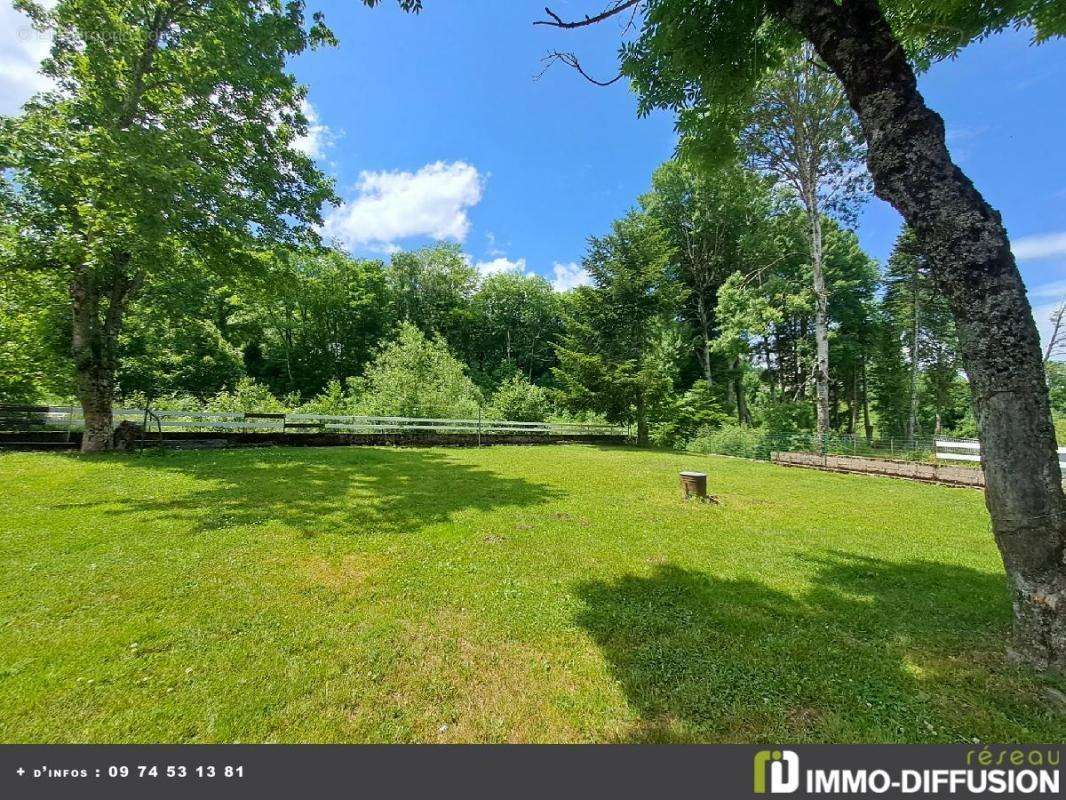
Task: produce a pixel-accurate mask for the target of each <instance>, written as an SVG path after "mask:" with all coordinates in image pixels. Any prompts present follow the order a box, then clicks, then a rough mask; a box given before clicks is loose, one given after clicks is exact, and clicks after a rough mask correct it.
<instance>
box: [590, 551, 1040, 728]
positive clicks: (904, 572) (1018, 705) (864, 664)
mask: <svg viewBox="0 0 1066 800" xmlns="http://www.w3.org/2000/svg"><path fill="white" fill-rule="evenodd" d="M810 563H811V564H812V565H813V568H814V574H813V576H812V583H813V587H814V588H813V589H811V590H809V591H808V592H807V593H805V594H803V595H799V596H794V595H792V594H789V593H786V592H783V591H780V590H778V589H775V588H772V587H769V586H767V585H765V584H763V583H760V582H758V581H754V580H737V579H723V578H716V577H714V576H712V575H708V574H706V573H703V572H699V571H694V570H687V569H683V568H681V567H679V566H676V565H670V564H668V565H664V566H660V567H658V568H657V569H656V570H655V572H654V573H653V574H652V575H651V576H649V577H641V576H635V575H627V576H623V577H621V578H619V579H617V580H615V581H611V582H604V581H596V582H589V583H584V584H581V585H579V586H578V587H577V589H576V594H577V596H578V597H579V598H580V599H581V600H582V601H583V602H584V609H583V610H582V611H581V612H580V613H579V615H578V623H579V624H580V625H581V626H582V627H584V628H585V629H586V630H587V631H588V632H589V633H590V634H591V636H592V638H593V639H594V640H595V641H596V642H597V644H598V645H599V646H600V648H601V649H602V651H603V653H604V654H605V656H606V658H607V662H608V665H609V669H610V670H611V672H612V674H613V676H614V678H615V679H616V680H617V681H618V682H619V684H620V685H621V687H622V689H623V690H624V692H625V695H626V698H627V700H628V702H629V704H630V707H631V708H633V709H634V710H635V711H636V712H638V713H639V715H640V721H639V722H638V723H637V724H636V725H634V726H633V727H632V728H631V729H630V730H628V731H626V732H624V733H623V734H622V736H621V738H622V739H625V740H630V741H785V742H787V741H927V740H938V741H945V740H946V741H973V739H974V738H975V737H979V738H981V739H987V738H992V739H1002V738H1003V737H1004V733H1003V732H1004V731H1010V732H1012V733H1011V734H1010V735H1011V736H1012V738H1018V739H1037V740H1039V739H1040V738H1041V736H1043V737H1047V736H1049V735H1051V736H1052V738H1055V737H1054V734H1053V732H1054V731H1055V730H1056V729H1057V726H1060V725H1061V719H1058V720H1056V719H1055V717H1054V714H1053V712H1052V711H1050V710H1049V709H1047V708H1046V706H1044V704H1042V703H1041V702H1040V700H1039V695H1038V692H1039V684H1038V683H1037V682H1036V681H1035V680H1034V679H1033V678H1032V677H1031V676H1029V675H1028V674H1027V673H1025V672H1024V671H1022V670H1020V669H1015V668H1012V667H1010V666H1009V665H1007V664H1006V663H1005V660H1004V659H1003V656H1002V655H1001V654H1002V651H1003V646H1004V642H1005V636H1006V632H1007V626H1008V624H1009V617H1010V607H1009V602H1008V598H1007V593H1006V588H1005V582H1004V579H1003V577H1002V576H999V575H993V574H988V573H984V572H978V571H976V570H973V569H969V568H966V567H961V566H956V565H951V564H940V563H932V562H927V561H912V562H908V563H892V562H888V561H882V560H878V559H873V558H865V557H859V556H854V555H850V554H842V553H832V554H830V555H829V556H827V557H825V558H822V559H817V560H813V561H812V562H810ZM1034 721H1035V723H1036V727H1032V726H1033V723H1034ZM1027 726H1029V727H1027ZM1037 728H1039V729H1037ZM1059 734H1060V735H1061V729H1060V728H1059Z"/></svg>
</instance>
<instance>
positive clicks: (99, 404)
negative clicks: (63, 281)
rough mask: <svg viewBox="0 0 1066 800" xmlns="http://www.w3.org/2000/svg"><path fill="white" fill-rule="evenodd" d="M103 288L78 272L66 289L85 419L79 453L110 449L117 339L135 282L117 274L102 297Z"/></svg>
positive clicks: (88, 274)
mask: <svg viewBox="0 0 1066 800" xmlns="http://www.w3.org/2000/svg"><path fill="white" fill-rule="evenodd" d="M101 283H102V281H100V280H99V279H98V278H97V277H96V276H94V275H92V274H91V273H90V272H89V270H87V269H85V268H79V269H78V270H77V271H76V272H75V274H74V276H73V277H72V279H71V283H70V302H71V355H72V356H73V361H74V370H75V376H76V387H77V395H78V401H79V402H80V403H81V408H82V414H83V416H84V418H85V433H84V434H83V435H82V440H81V449H82V452H83V453H93V452H100V451H103V450H110V449H111V448H112V444H113V441H112V435H113V433H114V423H113V418H112V404H113V402H114V393H115V370H116V367H117V366H118V358H117V343H118V334H119V331H120V329H121V327H122V318H123V315H124V312H125V309H126V303H127V302H128V300H129V297H130V295H131V294H132V292H133V291H134V290H135V289H136V287H137V285H138V284H139V279H136V278H134V279H129V278H127V277H126V276H124V275H121V274H120V275H119V276H117V277H113V278H111V279H110V280H108V281H106V284H107V285H106V286H105V287H104V288H105V289H106V294H105V292H104V291H103V290H102V289H101V286H100V284H101Z"/></svg>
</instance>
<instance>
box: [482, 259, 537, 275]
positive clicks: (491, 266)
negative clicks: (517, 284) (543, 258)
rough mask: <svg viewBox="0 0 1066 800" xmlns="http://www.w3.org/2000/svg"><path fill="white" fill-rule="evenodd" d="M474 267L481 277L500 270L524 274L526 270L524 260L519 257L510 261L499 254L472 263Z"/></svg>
mask: <svg viewBox="0 0 1066 800" xmlns="http://www.w3.org/2000/svg"><path fill="white" fill-rule="evenodd" d="M474 267H475V269H477V271H478V273H479V274H480V275H481V277H483V278H487V277H488V276H489V275H498V274H499V273H501V272H514V273H516V274H518V275H524V274H525V272H526V260H525V259H524V258H519V259H518V260H516V261H511V260H510V259H509V258H506V257H505V256H499V257H498V258H494V259H492V260H491V261H479V262H478V263H477V264H474Z"/></svg>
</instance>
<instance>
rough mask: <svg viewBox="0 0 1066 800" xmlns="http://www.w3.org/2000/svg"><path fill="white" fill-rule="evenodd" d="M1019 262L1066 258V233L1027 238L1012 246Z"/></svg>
mask: <svg viewBox="0 0 1066 800" xmlns="http://www.w3.org/2000/svg"><path fill="white" fill-rule="evenodd" d="M1011 249H1012V250H1013V251H1014V257H1015V258H1016V259H1018V260H1019V261H1038V260H1040V259H1045V258H1058V257H1060V256H1066V232H1062V233H1044V234H1040V235H1039V236H1025V237H1022V238H1021V239H1018V240H1017V241H1016V242H1014V243H1012V244H1011Z"/></svg>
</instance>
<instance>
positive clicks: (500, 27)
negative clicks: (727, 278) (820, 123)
mask: <svg viewBox="0 0 1066 800" xmlns="http://www.w3.org/2000/svg"><path fill="white" fill-rule="evenodd" d="M2 2H3V6H2V9H3V10H2V12H0V31H4V32H3V33H0V112H5V111H6V112H8V113H10V111H11V110H12V108H11V106H12V105H16V107H17V103H20V102H21V100H22V99H24V97H25V96H26V94H27V93H28V92H29V91H30V90H31V89H32V88H39V82H37V81H36V79H35V78H34V77H33V64H34V60H35V59H36V58H39V56H40V55H41V54H43V48H44V47H45V46H46V43H44V42H39V41H36V40H34V39H33V38H32V37H29V36H27V35H25V30H26V27H25V24H24V23H23V22H20V21H19V20H17V19H16V18H15V15H14V12H12V11H11V9H10V6H9V5H8V3H7V0H2ZM309 5H310V7H311V9H312V10H322V11H324V12H325V14H326V19H327V22H328V23H329V25H330V26H331V27H332V28H333V30H334V31H335V32H336V34H337V35H338V38H339V39H340V45H339V47H337V48H333V49H326V50H319V51H316V52H313V53H309V54H306V55H305V56H303V57H301V58H300V59H299V60H298V61H296V62H295V63H294V65H293V68H294V69H295V71H296V73H297V75H298V76H299V77H300V79H301V80H302V81H304V82H305V83H306V84H307V85H308V86H309V87H310V92H309V100H310V104H311V110H312V111H313V114H314V116H315V127H314V129H313V131H312V135H311V137H309V139H308V141H307V142H306V143H305V144H306V147H307V148H308V149H309V150H311V151H313V152H314V153H315V154H316V155H317V156H318V158H319V159H320V162H321V163H322V165H323V167H324V168H325V169H327V170H328V171H329V172H331V173H332V174H333V175H335V176H336V178H337V185H338V189H339V192H340V194H341V196H342V197H343V198H344V199H345V201H346V204H345V206H343V207H342V208H340V209H338V210H336V211H335V212H334V213H333V216H332V218H331V221H330V225H329V228H328V230H329V232H330V233H331V235H334V236H337V237H338V238H340V239H341V240H343V241H344V242H345V243H346V245H347V246H348V247H349V248H350V249H351V250H352V251H353V252H354V253H356V254H359V255H381V254H383V253H387V252H389V251H390V250H391V249H394V248H397V247H414V246H418V245H421V244H425V243H428V242H432V241H434V240H436V239H442V240H450V241H460V242H462V244H463V246H464V248H465V249H466V251H467V252H468V253H469V254H470V256H471V257H472V258H473V260H474V261H475V262H476V263H479V264H481V265H482V267H483V269H487V270H492V269H501V268H506V267H509V266H511V267H512V268H522V269H526V270H528V271H531V272H537V273H541V274H543V275H546V276H547V277H549V278H551V279H553V280H558V282H559V285H560V286H566V285H570V284H572V283H574V282H575V281H578V280H580V271H579V267H578V266H577V262H579V261H580V259H581V256H582V254H583V252H584V245H585V240H586V238H587V237H588V236H589V235H590V234H599V233H603V232H604V231H605V230H606V229H607V228H608V226H609V224H610V222H611V220H612V219H614V218H616V217H617V216H619V215H621V214H622V213H624V212H625V210H626V209H627V208H629V207H630V206H631V205H633V204H634V202H635V201H636V198H637V196H638V195H639V194H640V193H642V192H644V191H646V190H647V187H648V183H649V179H650V176H651V173H652V171H653V170H654V169H655V167H656V166H657V165H658V164H659V163H661V162H662V161H663V160H665V159H667V158H669V157H670V155H671V153H672V151H673V148H674V143H675V136H674V133H673V120H672V118H671V117H670V115H668V114H663V113H660V114H654V115H652V116H651V117H650V118H647V119H638V118H637V116H636V113H635V110H636V101H635V97H634V96H633V94H632V93H631V92H630V91H629V89H628V88H627V87H626V86H625V85H624V84H623V83H618V84H616V85H614V86H612V87H609V88H606V89H601V88H597V87H594V86H591V85H589V84H587V83H585V82H584V81H583V80H582V79H581V78H580V77H578V76H577V75H575V74H574V73H573V72H571V71H569V70H568V69H566V68H565V67H559V66H557V67H554V68H553V69H551V70H549V71H548V72H547V73H546V74H545V75H543V77H541V78H540V79H539V80H535V76H536V75H537V74H538V73H539V72H540V70H541V57H542V56H543V55H544V53H545V52H546V51H548V50H550V49H552V48H559V49H572V50H575V51H577V52H578V53H579V54H580V56H581V57H582V61H583V63H584V64H585V66H586V68H587V69H588V70H589V71H590V72H592V73H594V74H596V75H600V76H605V77H609V76H612V75H613V74H614V72H615V70H616V67H617V64H616V51H617V44H618V39H619V33H620V25H619V24H618V23H617V22H615V21H611V22H608V23H605V24H603V25H600V26H597V27H595V28H592V29H588V30H583V31H575V32H564V31H557V30H552V29H548V28H543V27H536V28H535V27H533V26H532V24H531V23H532V21H533V20H534V19H538V18H541V17H542V15H543V6H544V0H429V2H428V3H427V9H426V11H425V12H424V13H423V14H421V15H420V16H417V17H415V16H410V15H405V14H402V13H400V12H399V11H398V10H397V9H396V7H395V3H394V2H393V0H385V2H384V4H383V5H382V6H380V7H379V8H376V9H373V10H370V9H367V8H365V7H364V6H362V5H361V4H360V3H359V2H356V0H337V2H333V0H328V1H326V0H319V2H316V1H315V0H311V2H310V3H309ZM592 5H593V4H590V3H589V2H588V0H555V2H554V4H553V6H552V7H553V8H554V9H555V10H557V11H559V12H560V13H561V14H563V16H566V15H567V14H568V13H570V14H575V15H580V14H581V13H584V12H586V11H588V10H589V9H590V8H592ZM921 83H922V90H923V92H924V93H925V95H926V98H927V100H928V101H929V103H930V105H931V106H932V107H933V108H934V109H936V110H938V111H939V112H940V113H941V114H942V115H943V116H944V118H945V121H946V123H947V128H948V139H949V145H950V147H951V149H952V152H953V153H954V155H955V157H956V159H957V160H958V162H959V163H960V165H961V166H962V167H963V169H964V170H965V171H966V172H967V173H968V174H969V175H970V177H971V178H972V179H973V180H974V182H975V183H976V185H977V186H978V188H979V189H980V190H981V191H982V192H983V193H984V194H985V196H986V197H987V198H988V199H989V200H990V201H991V203H992V204H993V205H994V206H995V207H997V208H998V209H999V210H1000V211H1001V212H1002V213H1003V216H1004V220H1005V222H1006V224H1007V227H1008V230H1009V231H1010V234H1011V236H1012V240H1013V241H1014V243H1015V252H1016V254H1017V255H1018V256H1019V261H1020V265H1021V268H1022V273H1023V276H1024V278H1025V281H1026V284H1027V286H1028V287H1029V289H1030V294H1031V297H1032V300H1033V305H1034V307H1035V309H1036V311H1035V314H1036V316H1037V319H1038V322H1040V323H1041V325H1042V327H1046V325H1044V322H1045V320H1046V317H1047V314H1048V313H1049V312H1050V308H1051V307H1052V306H1053V305H1054V303H1055V302H1056V301H1058V300H1059V299H1061V298H1063V297H1066V150H1064V148H1063V142H1066V114H1064V113H1063V110H1064V109H1066V42H1061V41H1060V42H1052V43H1050V44H1045V45H1042V46H1039V47H1033V46H1030V45H1029V43H1028V37H1027V36H1026V35H1025V34H1023V33H1014V32H1012V33H1005V34H1000V35H998V36H995V37H993V38H991V39H989V40H988V41H986V42H983V43H980V44H977V45H972V46H971V47H970V48H968V49H967V50H966V51H964V52H963V53H962V54H961V56H960V57H959V58H958V59H956V60H954V61H949V62H945V63H942V64H939V65H937V66H936V67H934V68H933V69H932V70H931V71H930V72H929V73H928V74H927V75H925V76H923V77H922V81H921ZM898 230H899V218H898V216H897V215H896V214H895V212H894V211H893V210H892V209H891V208H889V207H888V206H886V205H885V204H883V203H881V202H880V201H878V200H876V199H873V200H871V202H870V203H869V205H868V206H867V208H866V211H865V213H864V214H863V215H862V217H861V220H860V226H859V229H858V232H859V236H860V238H861V240H862V243H863V245H864V247H865V248H866V249H867V251H868V252H869V253H870V254H871V255H873V256H875V257H877V258H879V259H884V258H885V257H886V256H887V255H888V252H889V250H890V249H891V245H892V241H893V240H894V239H895V237H896V234H897V232H898Z"/></svg>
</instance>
